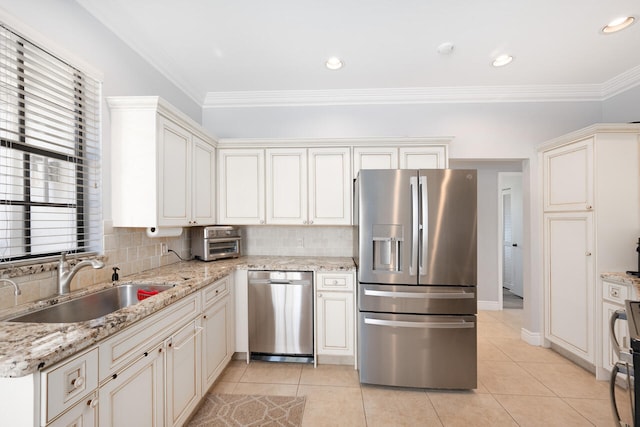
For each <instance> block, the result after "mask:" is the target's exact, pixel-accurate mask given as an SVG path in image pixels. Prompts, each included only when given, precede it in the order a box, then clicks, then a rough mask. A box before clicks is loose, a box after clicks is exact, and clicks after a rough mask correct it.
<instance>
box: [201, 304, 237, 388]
mask: <svg viewBox="0 0 640 427" xmlns="http://www.w3.org/2000/svg"><path fill="white" fill-rule="evenodd" d="M232 305H233V301H231V300H230V299H229V296H226V297H224V298H223V299H221V300H220V301H218V302H217V303H216V304H214V305H212V306H211V307H209V308H208V309H207V310H206V311H205V312H204V313H203V315H202V327H203V328H204V331H203V333H202V394H203V395H204V393H206V392H207V390H209V388H210V387H211V386H212V385H213V383H214V382H215V380H216V378H218V375H220V373H221V372H222V370H223V369H224V367H225V366H226V362H228V361H229V360H230V359H231V353H230V352H229V350H230V348H229V341H230V339H231V336H230V335H229V325H228V324H229V322H231V321H232V313H231V310H230V308H231V306H232Z"/></svg>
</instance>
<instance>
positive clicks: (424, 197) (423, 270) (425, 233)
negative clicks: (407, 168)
mask: <svg viewBox="0 0 640 427" xmlns="http://www.w3.org/2000/svg"><path fill="white" fill-rule="evenodd" d="M420 209H421V210H422V218H420V235H421V242H420V275H425V274H427V266H426V261H427V253H428V252H429V251H428V249H429V198H428V194H427V177H426V176H424V175H422V176H420Z"/></svg>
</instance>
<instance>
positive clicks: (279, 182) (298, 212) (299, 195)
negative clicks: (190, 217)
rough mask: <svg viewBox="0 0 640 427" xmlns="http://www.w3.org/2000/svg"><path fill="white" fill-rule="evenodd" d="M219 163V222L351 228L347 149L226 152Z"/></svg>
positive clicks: (276, 149) (349, 156)
mask: <svg viewBox="0 0 640 427" xmlns="http://www.w3.org/2000/svg"><path fill="white" fill-rule="evenodd" d="M218 162H219V173H220V175H219V179H218V182H219V185H220V187H219V194H220V203H219V209H220V212H219V218H220V222H221V223H225V224H287V225H304V224H315V225H342V224H345V225H348V224H350V223H351V188H352V185H351V154H350V149H349V148H348V147H335V148H326V147H323V148H309V149H306V148H272V149H266V150H261V149H256V150H254V149H226V148H225V149H221V150H219V151H218ZM265 172H266V173H265Z"/></svg>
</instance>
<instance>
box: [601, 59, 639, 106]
mask: <svg viewBox="0 0 640 427" xmlns="http://www.w3.org/2000/svg"><path fill="white" fill-rule="evenodd" d="M638 85H640V65H638V66H637V67H633V68H631V69H630V70H627V71H625V72H623V73H620V74H618V75H617V76H615V77H613V78H612V79H609V80H607V81H606V82H604V83H603V84H602V94H603V97H602V99H603V100H606V99H609V98H612V97H614V96H616V95H619V94H621V93H622V92H625V91H627V90H629V89H632V88H634V87H636V86H638Z"/></svg>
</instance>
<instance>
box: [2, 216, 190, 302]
mask: <svg viewBox="0 0 640 427" xmlns="http://www.w3.org/2000/svg"><path fill="white" fill-rule="evenodd" d="M190 241H191V240H190V238H189V231H188V230H187V229H185V230H184V231H183V233H182V235H181V236H179V237H159V238H150V237H148V236H147V234H146V229H144V228H114V227H112V226H111V223H110V221H105V222H104V236H103V248H104V257H103V258H102V259H103V261H104V263H105V266H104V268H101V269H99V270H94V269H92V268H84V269H82V270H80V271H79V272H78V274H77V275H76V277H75V278H74V279H73V281H72V283H71V290H72V291H73V290H76V289H81V288H85V287H87V286H90V285H93V284H96V283H102V282H107V281H111V275H112V274H113V267H118V268H119V269H120V270H119V271H118V274H119V276H120V278H121V279H122V278H124V277H125V276H128V275H130V274H134V273H139V272H141V271H144V270H148V269H151V268H155V267H160V266H163V265H167V264H173V263H176V262H178V261H179V259H178V257H177V256H176V255H175V254H174V253H172V252H169V253H168V254H167V255H161V253H160V244H161V243H166V244H167V247H168V248H169V249H171V250H174V251H175V252H177V253H178V254H179V255H180V256H181V257H182V258H189V256H190ZM56 267H57V262H48V263H43V264H33V265H30V266H28V267H10V266H9V267H5V268H0V277H3V278H9V279H11V280H13V281H14V282H16V283H17V284H18V286H20V290H21V291H22V294H21V295H19V296H18V297H17V298H16V297H15V296H14V289H13V286H11V285H10V284H8V283H2V282H0V309H4V308H9V307H12V306H13V305H15V304H16V303H17V304H23V303H27V302H32V301H36V300H39V299H43V298H48V297H51V296H54V295H55V294H56V292H57V288H56V282H57V279H56V273H57V271H56ZM25 271H27V272H26V274H25Z"/></svg>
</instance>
